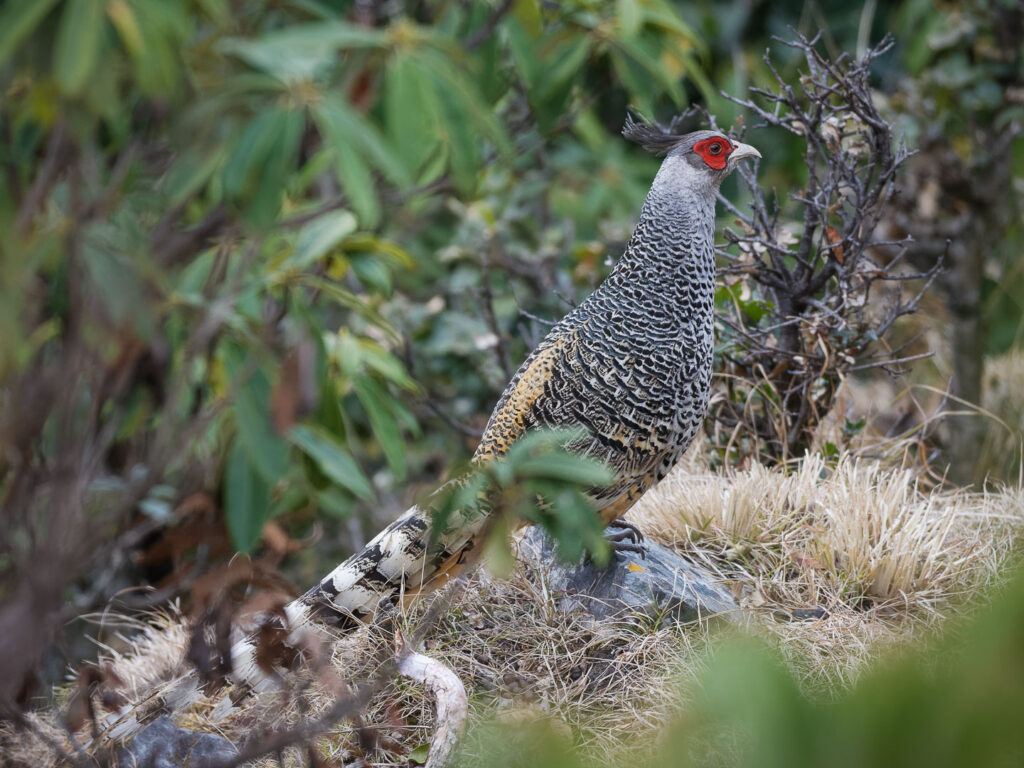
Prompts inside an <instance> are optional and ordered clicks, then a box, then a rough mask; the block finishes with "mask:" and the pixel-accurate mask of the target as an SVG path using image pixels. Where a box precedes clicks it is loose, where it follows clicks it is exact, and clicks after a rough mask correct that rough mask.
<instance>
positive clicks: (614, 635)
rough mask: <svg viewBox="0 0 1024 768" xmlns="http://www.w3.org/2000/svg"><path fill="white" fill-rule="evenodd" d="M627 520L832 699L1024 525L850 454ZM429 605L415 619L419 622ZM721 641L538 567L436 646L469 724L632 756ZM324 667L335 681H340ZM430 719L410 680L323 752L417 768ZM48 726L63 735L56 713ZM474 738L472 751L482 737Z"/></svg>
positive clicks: (489, 583) (272, 710) (472, 593)
mask: <svg viewBox="0 0 1024 768" xmlns="http://www.w3.org/2000/svg"><path fill="white" fill-rule="evenodd" d="M629 517H630V518H631V519H632V520H633V521H634V522H635V523H637V524H638V525H639V526H640V527H641V528H642V529H643V530H645V531H646V532H647V534H648V536H650V537H652V538H654V539H656V540H660V541H662V542H663V543H667V544H669V545H672V546H675V547H677V548H678V549H680V550H682V551H684V552H686V553H687V554H689V555H690V556H691V557H692V558H694V559H695V560H697V561H700V562H701V563H702V564H703V565H705V566H706V567H708V568H710V569H712V570H713V571H714V572H716V573H718V574H719V575H720V577H721V578H722V579H723V580H725V581H727V582H728V583H729V584H730V585H731V586H732V588H733V589H734V591H735V594H736V595H737V596H738V597H739V599H740V602H741V604H742V605H743V606H744V607H745V608H746V609H748V610H747V612H746V615H748V616H749V617H750V618H749V623H750V625H751V626H752V627H753V629H754V631H757V632H759V633H761V634H763V635H765V636H766V637H768V638H770V640H771V641H772V642H774V643H776V644H777V645H778V646H779V647H780V648H781V649H782V651H783V653H784V654H785V656H786V658H788V659H789V661H790V662H791V664H792V665H793V667H794V669H796V670H798V672H799V673H800V675H801V678H802V680H803V681H804V684H805V686H806V687H807V689H808V690H812V691H817V692H824V693H826V694H827V693H828V692H830V691H835V690H836V689H837V688H838V687H840V686H843V685H846V684H848V683H849V682H850V681H851V680H852V679H854V677H855V676H856V675H857V673H858V671H859V670H860V669H862V668H863V667H864V665H865V664H866V663H868V662H869V661H870V660H871V659H872V658H873V657H875V656H876V655H877V654H878V652H879V650H880V649H881V648H882V647H884V646H887V645H890V644H893V643H896V642H898V641H901V640H903V639H906V638H908V637H913V636H914V635H915V634H917V633H918V632H920V631H921V630H922V629H925V628H928V627H931V626H934V625H935V624H936V623H938V622H939V621H941V619H943V618H944V617H945V616H946V615H947V614H949V613H950V612H952V611H954V610H957V608H958V606H960V605H961V604H963V603H965V602H966V601H969V600H970V599H971V598H972V597H974V596H976V595H977V593H978V590H979V589H981V588H982V587H984V586H985V585H987V584H989V583H991V582H992V581H993V580H996V579H998V578H999V574H1000V568H1001V565H1002V564H1003V562H1004V561H1005V559H1006V558H1007V557H1008V555H1009V554H1010V552H1011V551H1012V549H1013V548H1014V547H1015V546H1016V543H1017V542H1018V541H1019V537H1020V533H1021V530H1022V527H1024V492H1022V491H1020V490H1009V489H1008V490H1003V491H1000V492H991V493H984V494H978V493H976V494H971V493H965V492H955V493H954V492H940V491H925V490H923V489H922V488H921V487H920V486H919V484H918V482H917V481H916V480H915V478H914V476H913V475H912V474H911V473H909V472H903V471H895V470H883V469H882V468H880V467H879V466H878V465H877V464H872V463H869V462H867V461H856V460H854V459H843V460H841V461H840V462H839V463H838V465H837V466H835V467H831V468H830V467H828V466H827V465H826V463H825V462H824V461H822V460H821V459H820V458H817V457H813V456H812V457H809V458H808V459H806V460H805V461H804V462H802V463H800V464H799V465H797V466H795V467H793V468H791V471H789V472H788V473H787V472H785V471H784V470H782V469H773V470H768V469H764V468H763V467H759V466H757V467H753V468H751V469H749V470H747V471H743V472H737V473H735V474H733V475H730V476H723V475H716V474H710V473H708V472H707V471H705V470H701V469H700V468H699V467H695V466H693V465H690V466H686V467H681V468H680V469H679V470H677V471H676V472H674V473H673V474H672V475H671V476H670V477H668V478H667V479H666V480H665V481H664V482H663V483H662V484H661V486H659V488H658V489H656V490H655V491H654V492H652V493H651V494H648V496H647V497H645V498H644V499H643V500H642V502H641V503H640V504H639V505H638V506H637V508H635V509H634V510H633V511H632V512H631V513H630V515H629ZM426 608H427V606H426V605H425V604H421V605H420V606H418V607H416V608H414V609H412V610H411V611H410V612H408V613H406V614H404V616H403V621H405V622H406V623H407V624H408V625H409V626H415V625H416V624H417V622H418V621H419V620H420V619H421V617H422V615H423V611H424V610H426ZM808 608H824V609H826V611H827V616H826V617H824V618H817V619H812V620H792V611H793V610H794V609H808ZM713 638H714V631H713V627H709V626H707V625H700V626H692V625H691V626H686V627H669V628H662V629H654V628H650V627H639V626H635V625H625V624H595V623H593V622H591V621H590V620H589V619H588V618H587V617H586V616H582V615H575V614H570V615H567V614H565V613H562V612H560V611H558V610H557V608H556V601H555V596H554V595H552V594H550V592H549V590H548V589H547V586H546V582H545V578H544V574H543V573H542V572H537V571H533V570H531V569H528V568H526V567H525V566H524V567H520V568H519V569H518V570H517V571H516V572H515V573H514V574H513V575H512V576H511V577H510V578H509V579H505V580H496V579H492V578H490V577H489V576H487V574H485V573H478V574H477V575H475V576H473V577H472V578H470V579H469V580H468V582H467V583H466V584H465V585H464V586H463V587H462V589H461V591H460V592H458V593H457V594H456V595H455V596H454V600H453V603H452V605H451V607H450V609H449V610H448V611H447V612H446V613H445V614H444V616H443V618H442V620H441V622H440V623H439V625H438V626H437V627H436V628H435V630H434V631H433V632H432V633H431V635H430V640H429V644H428V647H427V649H426V652H427V653H429V654H430V655H432V656H434V657H435V658H438V659H440V660H441V661H443V662H444V663H445V664H446V665H448V666H449V667H450V668H451V669H452V670H453V671H454V672H455V673H456V674H457V675H458V676H459V677H460V679H461V680H462V681H463V682H464V683H465V685H466V687H467V689H468V691H469V693H470V697H471V708H472V714H471V718H472V720H475V721H481V720H484V719H490V718H493V717H498V718H500V719H509V720H523V719H530V718H549V717H554V718H555V720H556V721H557V722H559V723H561V724H562V726H561V727H562V728H564V730H565V732H566V733H567V734H569V735H571V737H572V739H573V740H574V743H576V744H577V745H578V746H579V747H580V749H581V750H583V751H585V752H587V753H589V754H591V755H593V756H595V757H599V758H601V759H602V760H604V761H605V762H608V763H610V764H612V765H618V764H622V765H625V764H627V763H629V764H633V765H635V764H636V762H637V760H638V759H639V758H638V755H637V753H636V749H637V744H639V743H641V741H643V742H644V743H647V744H651V745H653V744H654V743H655V741H656V740H655V739H654V738H646V739H645V738H644V737H653V736H654V735H655V734H656V733H657V732H658V731H659V730H660V729H661V728H662V727H663V726H664V725H665V723H666V722H667V721H668V720H669V719H670V717H671V715H672V713H673V709H674V708H676V707H678V706H681V705H682V706H685V702H682V703H681V702H680V699H679V690H680V685H679V681H680V679H681V678H687V677H692V676H693V675H695V674H696V673H697V672H698V671H699V670H700V669H701V666H702V664H703V659H704V657H705V650H706V649H707V647H708V646H709V644H710V643H711V642H712V641H713ZM186 639H187V633H186V632H185V630H184V629H183V628H182V626H181V623H180V622H179V621H177V619H174V618H172V617H163V618H162V619H160V620H158V621H157V622H156V623H155V624H154V625H153V626H151V627H149V628H148V629H147V630H146V631H145V632H144V633H143V634H142V635H141V637H140V638H139V639H138V640H137V641H136V642H135V646H134V654H133V655H131V656H119V655H115V654H112V655H111V657H112V662H113V664H114V667H115V669H116V671H117V674H118V675H119V676H120V677H121V678H122V679H123V680H125V682H126V684H127V686H128V690H129V691H130V695H131V696H132V697H141V696H142V695H143V694H144V692H145V691H146V690H147V689H148V688H149V687H150V686H152V685H154V684H156V683H157V682H159V681H160V680H162V679H166V678H167V677H169V676H170V675H172V674H174V672H175V670H176V668H177V664H178V661H179V660H180V658H181V655H182V648H183V645H184V643H185V642H186ZM387 642H388V640H387V638H383V637H380V636H375V634H374V633H373V632H372V631H371V630H369V629H363V630H360V631H358V632H356V633H354V634H351V635H349V636H347V637H344V638H340V639H339V640H338V641H337V642H336V643H334V644H333V646H332V648H331V652H332V654H333V656H332V668H333V670H334V671H335V673H336V675H335V676H334V677H333V678H330V676H327V677H325V676H324V675H322V674H321V675H319V676H318V678H317V682H315V683H311V681H309V680H306V681H303V680H301V679H299V680H296V681H295V682H294V683H293V684H292V686H291V687H290V688H289V689H288V690H286V691H281V692H276V693H270V694H263V695H261V696H259V697H257V699H256V700H255V701H253V702H251V703H250V704H249V705H247V706H246V707H244V708H243V709H240V710H236V711H235V713H234V714H233V715H232V716H231V717H229V718H228V719H227V720H224V721H221V722H218V723H214V722H212V721H211V713H212V711H213V707H214V704H215V703H216V702H215V701H213V700H210V699H203V698H201V699H200V700H199V701H197V702H196V703H195V704H194V705H193V706H192V707H191V708H190V710H189V711H188V712H187V713H185V714H184V716H183V717H181V718H179V722H180V723H181V724H182V725H185V726H187V727H191V728H197V729H202V730H209V731H213V732H217V733H221V734H222V735H225V736H227V737H228V738H231V739H234V740H241V739H244V738H247V737H252V736H253V735H255V734H258V733H259V732H260V730H261V729H264V728H268V727H275V728H277V727H283V726H285V725H286V724H288V723H291V722H296V721H297V720H299V719H301V718H303V717H308V716H311V715H314V714H316V713H318V712H321V711H323V710H325V709H326V708H327V707H328V706H329V705H330V704H331V702H332V701H333V700H334V697H335V696H336V695H338V694H339V693H342V692H343V690H344V687H345V684H347V683H354V682H358V681H360V680H364V679H367V678H368V677H370V676H372V674H373V671H374V670H373V664H374V663H375V662H374V661H373V659H374V658H375V656H377V655H376V654H374V653H372V652H371V651H373V650H375V649H376V650H379V651H381V652H382V654H383V655H387V648H386V647H384V646H383V645H382V644H384V643H387ZM378 658H379V657H378ZM329 678H330V679H334V680H336V681H338V682H336V684H333V685H329V684H325V682H324V681H325V680H327V679H329ZM332 689H333V690H332ZM433 717H434V715H433V713H432V711H431V704H430V701H429V700H428V699H427V697H426V696H425V693H424V692H423V691H422V690H420V689H418V688H417V687H416V686H413V685H412V684H410V683H408V682H407V681H403V680H397V681H395V682H394V683H392V684H391V685H390V686H389V687H388V688H387V689H386V690H384V691H383V692H381V693H380V694H379V695H378V696H377V697H376V698H375V699H374V701H373V703H372V705H371V707H370V708H369V709H368V710H367V711H366V713H365V714H364V717H363V719H362V722H361V723H359V724H356V726H355V727H353V724H351V723H344V724H342V725H341V726H339V727H338V728H336V729H335V731H334V732H332V733H330V734H327V735H326V736H324V737H323V738H321V739H320V740H319V741H318V743H317V745H316V748H317V749H318V751H319V752H320V753H321V754H322V755H323V756H324V757H328V758H331V759H333V760H336V761H338V762H339V763H343V762H345V761H346V760H352V759H353V758H355V757H357V756H360V755H363V756H365V759H366V760H367V762H368V763H369V764H372V765H401V764H406V762H407V760H408V754H409V752H410V751H412V750H413V749H415V748H417V747H420V746H421V745H424V744H427V743H429V741H430V738H431V734H432V732H433ZM35 722H36V723H37V727H38V728H39V729H40V730H42V731H44V732H45V733H46V734H48V735H49V737H50V738H52V739H57V740H58V741H63V738H62V737H61V735H60V731H59V729H58V728H57V725H56V720H55V719H54V718H53V716H52V715H49V714H42V715H38V716H36V718H35ZM8 737H9V739H10V740H8V742H7V744H6V745H5V750H6V753H7V754H8V755H9V756H10V757H11V760H12V763H13V764H18V760H19V759H20V760H21V763H22V764H26V765H41V766H47V765H53V764H55V763H54V761H53V760H52V757H51V756H50V755H51V751H50V750H49V749H48V748H47V747H45V746H44V744H43V742H42V741H41V740H40V738H39V737H38V736H27V735H25V734H20V735H18V736H17V737H15V738H12V737H10V735H8ZM625 744H628V745H629V746H628V748H627V747H626V746H624V745H625ZM465 748H466V749H467V750H469V751H473V750H474V749H476V747H475V745H474V744H473V743H472V742H471V741H470V742H467V744H466V745H465ZM274 764H276V760H267V761H264V762H263V763H261V765H266V766H270V765H274ZM284 764H285V765H304V764H305V763H304V757H303V756H301V755H299V753H298V752H294V753H286V754H285V756H284Z"/></svg>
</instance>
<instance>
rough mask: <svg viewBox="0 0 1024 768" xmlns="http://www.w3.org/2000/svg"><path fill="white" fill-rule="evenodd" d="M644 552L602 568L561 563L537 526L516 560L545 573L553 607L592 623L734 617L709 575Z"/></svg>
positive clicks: (732, 604) (727, 597)
mask: <svg viewBox="0 0 1024 768" xmlns="http://www.w3.org/2000/svg"><path fill="white" fill-rule="evenodd" d="M642 546H643V549H644V554H643V556H641V555H640V554H637V553H633V552H613V557H612V560H611V562H609V563H608V565H607V566H606V567H600V566H598V565H595V564H594V563H583V564H580V563H565V562H563V561H562V560H561V559H559V557H558V554H557V551H556V549H555V546H554V543H553V542H552V541H551V539H550V538H549V537H548V536H547V535H546V534H545V533H544V532H543V531H542V530H540V529H539V528H536V527H533V528H529V529H527V531H526V532H525V533H524V534H523V537H522V538H521V539H520V541H519V556H520V557H521V558H522V559H523V560H524V561H525V562H526V563H528V564H529V565H531V566H532V567H534V568H537V569H540V570H542V571H543V572H544V573H545V577H546V580H547V583H548V587H549V588H550V589H551V590H552V591H554V592H555V593H558V594H559V608H561V609H562V610H565V611H578V610H583V611H586V612H587V613H589V614H590V615H591V616H593V617H594V618H595V619H624V618H634V619H635V618H644V619H646V620H648V621H651V622H653V623H654V624H655V625H660V624H661V623H662V622H663V621H664V620H666V619H667V620H670V621H679V622H692V621H698V620H700V619H705V618H708V617H710V616H718V615H722V616H725V617H726V618H727V619H730V620H732V619H734V618H735V617H736V616H737V615H738V611H739V605H737V603H736V600H735V599H734V598H733V596H732V593H731V592H730V591H729V589H728V588H727V587H726V586H725V585H724V584H722V583H721V582H720V581H719V580H718V579H717V578H716V577H715V576H714V575H713V574H712V573H710V572H709V571H707V570H706V569H704V568H701V567H700V566H698V565H695V564H693V563H692V562H690V561H689V560H687V559H686V558H685V557H683V556H682V555H680V554H679V553H677V552H674V551H673V550H671V549H669V548H668V547H664V546H662V545H660V544H657V543H655V542H652V541H649V540H645V541H644V542H643V545H642Z"/></svg>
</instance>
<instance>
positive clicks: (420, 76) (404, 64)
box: [384, 53, 439, 178]
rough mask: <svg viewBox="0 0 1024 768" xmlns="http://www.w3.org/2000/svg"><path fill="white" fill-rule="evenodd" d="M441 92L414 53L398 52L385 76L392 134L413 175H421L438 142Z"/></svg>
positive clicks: (386, 108)
mask: <svg viewBox="0 0 1024 768" xmlns="http://www.w3.org/2000/svg"><path fill="white" fill-rule="evenodd" d="M437 113H438V106H437V94H436V93H435V92H434V87H433V83H432V82H431V80H430V78H428V77H427V75H426V73H425V72H424V71H423V68H422V67H421V66H420V64H419V63H418V61H417V60H414V58H413V56H412V55H410V54H408V53H398V54H397V55H395V56H393V57H391V59H390V60H389V61H388V67H387V70H386V72H385V76H384V114H385V118H386V124H387V130H388V137H389V138H390V140H391V144H392V145H393V146H394V147H395V151H396V152H397V153H398V156H399V157H400V158H401V160H402V163H403V165H404V167H405V168H406V169H407V171H408V172H409V174H410V175H412V176H414V177H416V178H418V177H419V174H420V172H421V171H422V170H423V167H424V165H425V164H426V163H427V160H428V159H430V157H431V156H432V155H433V154H436V148H437V143H438V134H437V122H438V119H439V118H438V117H437Z"/></svg>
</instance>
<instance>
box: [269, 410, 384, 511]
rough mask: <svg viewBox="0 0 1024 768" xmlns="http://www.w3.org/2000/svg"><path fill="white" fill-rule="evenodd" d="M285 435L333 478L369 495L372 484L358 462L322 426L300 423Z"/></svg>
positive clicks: (357, 493)
mask: <svg viewBox="0 0 1024 768" xmlns="http://www.w3.org/2000/svg"><path fill="white" fill-rule="evenodd" d="M288 439H289V440H291V442H292V443H293V444H294V445H296V446H298V447H299V448H300V449H301V450H302V451H303V452H304V453H305V454H306V455H307V456H309V457H310V458H311V459H313V461H315V462H316V464H317V466H318V467H320V469H321V471H323V473H324V474H325V475H327V476H328V477H329V478H331V479H332V480H333V481H334V482H336V483H338V484H339V485H341V486H342V487H344V488H346V489H348V490H349V491H351V492H352V493H354V494H355V495H356V496H358V497H359V498H361V499H372V498H373V486H371V485H370V481H369V480H368V479H367V477H366V475H365V474H364V473H363V470H362V469H361V468H360V466H359V464H358V463H357V462H356V460H355V458H353V456H352V454H351V453H349V452H348V451H347V450H346V449H345V448H343V447H342V446H341V445H339V444H338V442H337V441H336V440H335V439H334V436H333V435H331V434H330V433H329V432H327V431H326V430H323V429H320V428H319V427H315V426H311V425H303V424H300V425H298V426H295V427H292V429H291V431H290V432H289V433H288Z"/></svg>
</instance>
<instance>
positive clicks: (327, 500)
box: [316, 485, 355, 520]
mask: <svg viewBox="0 0 1024 768" xmlns="http://www.w3.org/2000/svg"><path fill="white" fill-rule="evenodd" d="M316 500H317V504H318V505H319V507H320V509H322V510H323V511H324V512H326V513H327V514H329V515H332V516H334V517H337V518H340V519H342V520H347V519H348V518H349V517H351V516H352V507H353V506H355V502H354V501H353V500H352V497H351V496H349V495H348V494H347V493H345V492H344V491H343V490H341V489H340V488H338V487H337V486H333V485H332V486H331V487H329V488H325V489H324V490H322V491H317V493H316Z"/></svg>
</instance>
